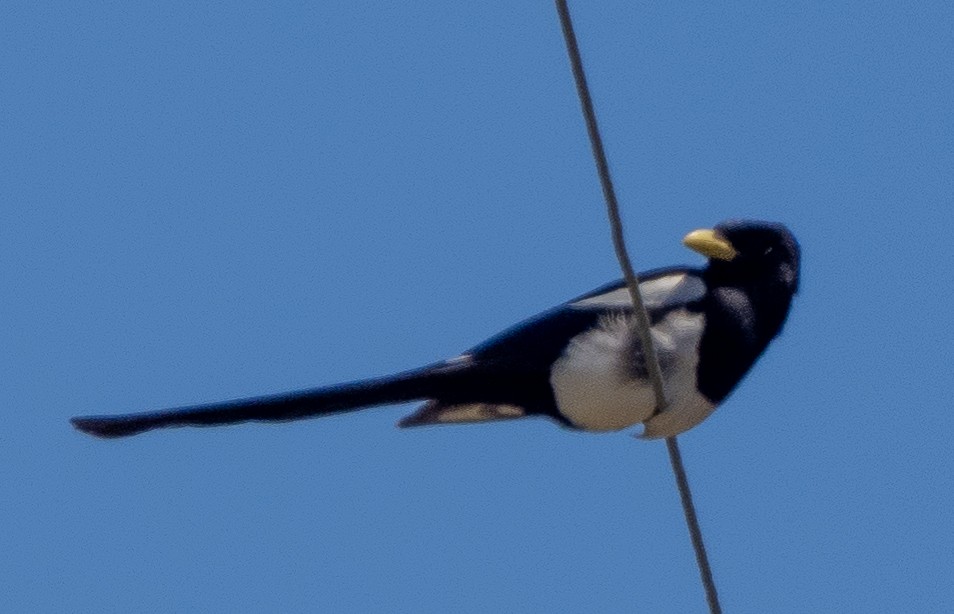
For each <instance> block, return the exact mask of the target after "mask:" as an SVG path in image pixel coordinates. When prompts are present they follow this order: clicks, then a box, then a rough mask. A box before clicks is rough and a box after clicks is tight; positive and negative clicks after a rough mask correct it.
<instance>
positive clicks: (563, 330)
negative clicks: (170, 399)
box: [71, 220, 801, 439]
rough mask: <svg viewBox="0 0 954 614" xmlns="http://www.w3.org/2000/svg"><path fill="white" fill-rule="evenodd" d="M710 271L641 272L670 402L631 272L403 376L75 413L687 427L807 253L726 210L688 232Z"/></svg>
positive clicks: (760, 348) (782, 233)
mask: <svg viewBox="0 0 954 614" xmlns="http://www.w3.org/2000/svg"><path fill="white" fill-rule="evenodd" d="M683 244H684V245H685V246H686V247H688V248H689V249H691V250H693V251H695V252H698V253H700V254H702V255H703V256H706V258H707V259H708V260H707V264H706V266H705V267H703V268H694V267H689V266H674V267H667V268H660V269H655V270H652V271H648V272H645V273H642V274H641V275H639V280H640V282H639V291H640V294H641V296H642V298H643V302H644V304H645V306H646V310H647V312H648V315H649V317H650V323H651V326H650V334H651V338H652V342H653V346H654V348H655V349H656V353H657V356H658V362H659V366H660V369H661V373H662V376H663V382H664V391H665V396H666V399H667V401H668V403H667V404H666V406H665V407H664V408H663V410H662V411H661V412H660V411H656V409H657V408H656V399H655V394H654V389H653V387H652V384H651V381H650V375H649V370H648V368H647V363H646V355H645V352H644V351H643V347H642V344H641V342H640V337H639V334H638V333H637V329H636V315H635V309H634V307H633V303H632V300H631V295H630V294H629V292H628V288H627V286H626V283H625V282H624V281H622V280H621V281H616V282H613V283H610V284H607V285H604V286H602V287H600V288H597V289H596V290H593V291H592V292H589V293H587V294H584V295H582V296H579V297H577V298H575V299H573V300H570V301H568V302H566V303H564V304H562V305H559V306H557V307H555V308H552V309H550V310H548V311H545V312H543V313H541V314H539V315H537V316H535V317H532V318H530V319H528V320H525V321H523V322H521V323H519V324H517V325H515V326H513V327H511V328H509V329H507V330H505V331H504V332H502V333H500V334H498V335H496V336H494V337H491V338H490V339H488V340H487V341H485V342H483V343H481V344H479V345H477V346H475V347H473V348H472V349H470V350H468V351H466V352H464V353H462V354H460V355H458V356H455V357H453V358H450V359H447V360H444V361H440V362H437V363H434V364H430V365H427V366H424V367H422V368H418V369H413V370H410V371H405V372H401V373H397V374H395V375H391V376H387V377H380V378H373V379H365V380H360V381H355V382H350V383H344V384H338V385H333V386H325V387H320V388H314V389H309V390H302V391H297V392H290V393H285V394H276V395H270V396H260V397H252V398H243V399H236V400H231V401H224V402H218V403H210V404H203V405H193V406H188V407H178V408H173V409H164V410H159V411H148V412H143V413H132V414H120V415H101V416H82V417H75V418H72V420H71V422H72V424H73V426H74V427H75V428H77V429H78V430H80V431H82V432H84V433H88V434H90V435H95V436H98V437H104V438H115V437H125V436H129V435H135V434H137V433H142V432H144V431H149V430H152V429H158V428H164V427H179V426H214V425H225V424H235V423H242V422H253V421H254V422H287V421H292V420H300V419H305V418H314V417H319V416H327V415H333V414H340V413H344V412H351V411H355V410H361V409H365V408H369V407H374V406H380V405H389V404H398V403H405V402H410V401H423V405H421V406H420V407H419V409H417V411H415V412H414V413H412V414H410V415H408V416H407V417H405V418H403V419H402V420H401V421H400V422H399V423H398V426H400V427H416V426H425V425H435V424H460V423H473V422H485V421H494V420H510V419H515V418H523V417H532V416H537V417H539V416H543V417H546V418H550V419H551V420H553V421H555V422H556V423H557V424H559V425H561V426H563V427H566V428H568V429H573V430H578V431H589V432H611V431H619V430H622V429H626V428H628V427H631V426H635V425H637V424H642V426H643V431H642V433H641V435H640V436H641V437H643V438H648V439H655V438H664V437H674V436H676V435H678V434H680V433H683V432H685V431H686V430H688V429H690V428H692V427H694V426H696V425H697V424H699V423H700V422H702V421H703V420H705V419H706V418H707V417H708V416H709V415H710V414H711V413H712V412H713V411H714V410H715V409H716V407H718V406H719V405H720V404H721V403H722V402H723V401H724V400H725V399H726V397H728V396H729V394H730V393H731V392H732V391H733V389H735V387H736V386H737V384H738V383H739V382H740V381H741V380H742V378H743V377H744V376H745V374H746V373H747V372H748V371H749V369H750V368H751V367H752V365H753V364H754V363H755V362H756V360H757V359H758V358H759V356H760V355H761V354H762V353H763V352H764V350H765V349H766V347H767V346H768V344H769V342H771V341H772V340H773V339H774V338H775V337H776V336H778V335H779V333H780V332H781V330H782V326H783V325H784V323H785V320H786V319H787V317H788V314H789V310H790V307H791V303H792V300H793V297H794V296H795V294H796V293H797V292H798V284H799V271H800V259H801V251H800V247H799V244H798V242H797V241H796V239H795V237H794V236H793V234H792V233H791V231H789V230H788V228H786V227H785V226H784V225H783V224H780V223H774V222H765V221H755V220H726V221H723V222H720V223H719V224H717V225H715V226H714V227H713V228H710V229H700V230H694V231H692V232H690V233H688V234H687V235H686V236H685V237H684V238H683Z"/></svg>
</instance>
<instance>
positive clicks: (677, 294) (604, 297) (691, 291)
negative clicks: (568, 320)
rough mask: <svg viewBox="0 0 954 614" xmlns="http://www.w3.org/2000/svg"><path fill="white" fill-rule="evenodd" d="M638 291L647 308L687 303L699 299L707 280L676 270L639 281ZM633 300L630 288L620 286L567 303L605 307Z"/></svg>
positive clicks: (574, 305)
mask: <svg viewBox="0 0 954 614" xmlns="http://www.w3.org/2000/svg"><path fill="white" fill-rule="evenodd" d="M639 291H640V293H641V294H642V295H643V303H644V304H645V305H646V308H647V309H655V308H658V307H665V306H666V305H675V304H677V303H688V302H691V301H694V300H698V299H699V298H701V297H702V296H703V295H704V294H705V292H706V284H705V282H704V281H702V279H700V278H699V277H698V276H696V275H689V274H688V273H678V274H672V275H663V276H662V277H658V278H656V279H650V280H648V281H642V282H640V283H639ZM632 304H633V302H632V300H631V299H630V297H629V289H628V288H627V287H626V286H623V287H622V288H617V289H616V290H610V291H609V292H604V293H603V294H597V295H596V296H591V297H589V298H585V299H582V300H579V301H576V302H575V303H570V306H571V307H580V308H593V307H599V308H604V309H606V308H619V307H629V306H631V305H632Z"/></svg>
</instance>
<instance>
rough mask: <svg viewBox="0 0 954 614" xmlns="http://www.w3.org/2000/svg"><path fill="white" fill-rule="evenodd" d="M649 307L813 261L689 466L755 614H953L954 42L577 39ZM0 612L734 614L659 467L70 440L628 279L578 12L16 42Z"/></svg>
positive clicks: (474, 433)
mask: <svg viewBox="0 0 954 614" xmlns="http://www.w3.org/2000/svg"><path fill="white" fill-rule="evenodd" d="M571 9H572V11H573V14H574V17H575V19H576V26H577V33H578V35H579V37H580V42H581V47H582V51H583V54H584V62H585V64H586V67H587V69H588V71H589V75H590V82H591V86H592V88H593V95H594V98H595V101H596V104H597V113H598V115H599V119H600V122H601V125H602V128H603V130H604V138H605V141H606V145H607V150H608V155H609V158H610V163H611V165H612V169H613V171H614V176H615V180H616V183H617V188H618V191H619V196H620V200H621V202H622V206H623V208H624V221H625V223H626V230H627V237H628V240H629V244H630V248H631V250H632V251H633V255H634V260H635V262H636V267H637V269H648V268H652V267H656V266H661V265H667V264H677V263H699V262H700V260H699V258H698V256H696V255H695V254H693V253H691V252H688V251H687V250H685V249H684V248H683V247H682V246H681V245H680V243H679V239H680V238H681V237H682V235H683V234H684V233H685V232H686V231H688V230H691V229H693V228H697V227H700V226H707V225H712V224H714V223H716V222H718V221H719V220H721V219H724V218H728V217H758V218H764V219H771V220H779V221H783V222H785V223H787V224H788V225H789V226H790V227H791V228H792V229H793V231H794V232H795V233H796V234H797V236H798V237H799V239H800V241H801V243H802V246H803V250H804V268H803V284H802V291H801V294H800V295H799V296H798V299H797V302H796V303H795V305H794V310H793V313H792V317H791V318H790V320H789V323H788V326H787V328H786V330H785V332H784V334H783V336H782V337H781V338H779V339H778V340H777V341H776V342H775V343H774V344H773V345H772V347H771V348H770V350H769V351H768V353H767V354H766V355H765V356H764V358H763V359H762V360H761V362H760V363H759V364H758V365H757V367H756V368H755V370H754V371H753V372H752V374H751V376H750V377H749V378H747V379H746V380H745V381H744V383H743V385H742V386H741V387H740V388H739V389H738V390H737V392H736V393H735V394H734V395H733V396H732V397H731V398H730V399H729V400H728V402H727V403H726V404H725V405H724V406H723V407H722V408H720V410H719V411H717V412H716V413H715V414H714V416H713V417H711V418H710V419H709V420H708V421H706V422H705V423H703V424H702V425H701V426H699V427H698V428H696V429H695V430H693V431H691V432H689V433H688V434H686V435H685V436H683V437H681V439H680V441H681V444H682V448H683V453H684V456H685V461H686V464H687V466H688V470H689V473H690V479H691V482H692V485H693V489H694V492H695V496H696V501H697V505H698V508H699V513H700V516H701V519H702V524H703V528H704V531H705V534H706V538H707V544H708V547H709V551H710V556H711V559H712V564H713V567H714V571H715V576H716V580H717V582H718V584H719V589H720V594H721V596H722V599H723V605H724V607H725V608H726V610H727V611H730V612H766V611H773V612H806V611H831V612H834V611H839V612H877V611H883V612H894V611H923V612H938V611H947V610H951V609H952V608H954V588H952V585H951V582H950V576H951V569H952V567H954V531H952V530H951V527H952V526H954V517H952V513H951V506H952V504H954V496H952V492H954V489H952V485H954V484H952V475H954V454H952V453H951V434H952V431H954V416H952V412H951V401H950V383H951V381H952V375H954V373H952V364H954V356H952V350H951V346H952V343H954V326H952V325H951V320H950V314H951V305H952V292H951V278H952V273H954V256H952V248H951V228H952V226H954V207H952V205H954V179H952V176H954V175H952V169H954V114H952V112H951V101H952V100H954V61H952V60H954V36H952V34H951V33H952V32H954V8H952V5H951V4H950V3H941V2H923V3H917V5H913V4H904V5H902V4H901V3H870V2H866V3H862V2H830V3H824V4H823V3H804V2H796V3H787V4H785V6H776V5H774V4H766V3H759V2H731V3H725V4H723V5H721V6H714V5H712V4H711V3H694V4H688V5H684V4H682V3H680V6H676V5H674V4H673V3H669V4H666V5H664V6H663V5H660V6H655V5H651V4H645V3H630V2H602V3H598V4H596V3H582V2H576V3H573V5H572V6H571ZM0 74H2V79H0V105H2V113H0V143H2V146H0V203H2V205H0V279H2V281H3V287H4V288H5V291H4V292H3V298H2V299H0V310H2V322H3V326H2V327H0V345H2V347H3V348H4V349H3V351H2V352H0V381H2V385H0V411H2V415H3V417H4V420H3V427H2V429H0V485H2V488H3V491H4V494H3V496H2V497H0V523H2V527H3V530H2V531H0V552H2V553H3V555H2V556H0V584H2V585H3V586H4V589H3V591H2V594H0V609H2V610H4V611H35V612H62V611H75V612H130V611H136V612H149V611H161V612H172V611H195V612H198V611H201V612H235V611H249V612H274V611H290V612H292V611H308V612H311V611H326V612H447V611H455V612H488V611H523V612H554V611H566V612H631V611H646V612H693V611H700V612H701V611H704V608H705V602H704V599H703V595H702V591H701V588H700V587H699V582H698V578H697V572H696V568H695V565H694V562H693V558H692V552H691V549H690V547H689V541H688V537H687V533H686V529H685V526H684V523H683V519H682V513H681V510H680V508H679V503H678V497H677V494H676V491H675V488H674V485H673V478H672V475H671V471H670V468H669V464H668V460H667V457H666V451H665V446H664V445H663V443H662V442H649V443H647V442H641V441H637V440H635V439H633V438H632V437H630V436H629V433H618V434H610V435H587V434H578V433H570V432H567V431H565V430H562V429H560V428H557V427H556V426H554V425H553V424H551V423H548V422H546V421H533V420H530V421H523V422H514V423H505V424H496V425H481V426H470V427H453V428H433V429H418V430H413V431H401V430H398V429H395V428H394V427H393V424H394V423H395V422H396V421H397V419H398V418H399V417H400V416H402V415H404V414H405V413H407V412H408V411H410V410H411V409H412V406H406V407H390V408H381V409H376V410H371V411H367V412H364V413H359V414H352V415H348V416H341V417H336V418H330V419H324V420H314V421H306V422H300V423H295V424H289V425H281V426H260V425H259V426H255V425H252V426H238V427H230V428H222V429H212V430H202V429H192V430H188V429H181V430H176V431H167V432H157V433H152V434H147V435H143V436H139V437H135V438H132V439H128V440H122V441H99V440H94V439H92V438H88V437H83V436H80V435H79V434H77V433H75V432H74V431H73V430H72V429H71V428H69V425H68V424H67V419H68V418H69V416H71V415H76V414H88V413H111V412H114V411H115V412H119V411H132V410H142V409H150V408H158V407H166V406H174V405H181V404H188V403H194V402H201V401H213V400H219V399H225V398H233V397H238V396H244V395H253V394H261V393H269V392H279V391H284V390H291V389H295V388H301V387H311V386H316V385H320V384H326V383H334V382H337V381H341V380H350V379H356V378H361V377H365V376H373V375H382V374H386V373H389V372H392V371H397V370H401V369H405V368H410V367H414V366H418V365H421V364H424V363H427V362H430V361H433V360H436V359H440V358H443V357H447V356H451V355H453V354H455V353H457V352H459V351H461V350H463V349H466V348H468V347H470V346H472V345H474V344H475V343H477V342H479V341H481V340H483V339H484V338H486V337H487V336H489V335H491V334H493V333H495V332H497V331H499V330H500V329H502V328H504V327H506V326H508V325H509V324H511V323H513V322H515V321H518V320H520V319H522V318H524V317H526V316H529V315H532V314H534V313H536V312H538V311H540V310H542V309H545V308H547V307H549V306H551V305H554V304H556V303H559V302H561V301H563V300H565V299H567V298H570V297H573V296H575V295H578V294H580V293H582V292H585V291H587V290H589V289H591V288H594V287H596V286H598V285H600V284H602V283H604V282H606V281H609V280H612V279H615V278H616V277H618V275H619V273H618V270H617V264H616V261H615V258H614V255H613V251H612V247H611V243H610V240H609V234H608V229H607V222H606V219H605V213H604V209H603V204H602V199H601V194H600V189H599V185H598V183H597V180H596V176H595V173H594V171H593V163H592V160H591V157H590V152H589V146H588V144H587V141H586V133H585V130H584V127H583V122H582V120H581V117H580V113H579V108H578V103H577V100H576V95H575V92H574V89H573V84H572V79H571V76H570V72H569V68H568V64H567V60H566V58H565V52H564V48H563V42H562V38H561V35H560V31H559V26H558V22H557V19H556V14H555V11H554V9H553V7H552V5H551V4H550V3H547V2H542V3H479V2H478V3H443V2H442V3H419V4H416V5H415V4H413V3H412V4H408V3H398V4H396V5H391V4H389V3H362V2H340V3H335V2H325V3H285V2H277V3H268V4H248V3H225V4H214V5H213V4H211V3H209V4H205V5H201V6H197V5H196V4H195V3H191V2H171V3H162V4H155V5H149V6H135V5H130V4H128V3H71V4H69V5H67V4H62V3H44V2H30V3H19V2H13V3H5V4H4V5H3V8H0Z"/></svg>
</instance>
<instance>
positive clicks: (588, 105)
mask: <svg viewBox="0 0 954 614" xmlns="http://www.w3.org/2000/svg"><path fill="white" fill-rule="evenodd" d="M556 8H557V13H558V14H559V16H560V25H561V27H562V28H563V38H564V40H565V41H566V49H567V54H568V55H569V57H570V67H571V68H572V70H573V79H574V80H575V81H576V91H577V94H578V95H579V97H580V106H581V107H582V109H583V119H584V120H585V122H586V130H587V132H588V133H589V137H590V146H591V148H592V149H593V158H594V160H595V161H596V171H597V174H598V175H599V177H600V185H601V186H602V187H603V198H604V199H605V200H606V209H607V213H608V214H609V220H610V228H611V233H612V236H613V247H614V248H615V250H616V258H617V259H618V260H619V265H620V268H621V269H622V270H623V277H624V278H625V279H626V285H627V287H628V288H629V294H630V296H631V297H632V300H633V307H634V308H635V313H636V329H637V332H638V333H639V340H640V343H641V344H642V347H643V352H644V354H645V356H646V364H647V365H648V366H649V376H650V380H651V381H652V385H653V392H654V393H655V395H656V409H655V413H659V412H661V411H663V410H665V408H666V393H665V390H664V388H663V378H662V371H661V370H660V368H659V359H658V357H657V355H656V348H655V346H654V345H653V340H652V335H651V333H650V330H649V327H650V322H649V314H648V313H647V312H646V306H645V305H644V304H643V298H642V295H641V294H640V292H639V279H638V278H637V277H636V273H635V272H634V271H633V265H632V263H631V261H630V258H629V254H628V253H627V251H626V243H625V241H624V240H623V222H622V220H621V219H620V214H619V202H618V201H617V200H616V192H615V191H614V189H613V180H612V178H611V177H610V171H609V164H608V163H607V161H606V153H605V151H604V149H603V139H602V137H601V136H600V130H599V126H598V125H597V123H596V112H595V111H594V110H593V99H592V98H591V97H590V89H589V86H588V85H587V83H586V73H585V72H584V71H583V60H582V59H581V58H580V48H579V45H578V44H577V40H576V33H575V32H574V31H573V20H572V19H571V18H570V9H569V7H568V6H567V3H566V0H556ZM666 449H667V450H668V451H669V461H670V463H671V464H672V471H673V474H675V477H676V486H677V488H678V489H679V498H680V500H681V501H682V510H683V513H684V514H685V516H686V524H687V525H688V527H689V537H690V539H691V540H692V547H693V550H694V551H695V554H696V564H697V565H698V567H699V575H700V577H701V578H702V585H703V588H704V589H705V592H706V600H707V601H708V603H709V611H710V612H712V614H721V612H722V608H721V606H720V605H719V595H718V593H717V592H716V585H715V580H714V579H713V577H712V568H711V567H710V565H709V558H708V556H707V555H706V547H705V543H704V542H703V539H702V529H701V528H700V527H699V519H698V517H697V516H696V509H695V506H694V505H693V503H692V491H691V490H690V489H689V480H688V478H687V477H686V469H685V466H684V465H683V463H682V454H681V453H680V452H679V444H678V443H677V442H676V438H675V437H669V438H667V439H666Z"/></svg>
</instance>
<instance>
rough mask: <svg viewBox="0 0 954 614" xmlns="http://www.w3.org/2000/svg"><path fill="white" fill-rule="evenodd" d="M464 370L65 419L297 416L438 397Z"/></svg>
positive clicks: (97, 424)
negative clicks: (149, 410)
mask: <svg viewBox="0 0 954 614" xmlns="http://www.w3.org/2000/svg"><path fill="white" fill-rule="evenodd" d="M469 371H470V370H469V369H468V368H467V365H463V364H453V363H440V364H438V365H434V366H431V367H425V368H423V369H419V370H416V371H408V372H405V373H400V374H398V375H394V376H391V377H384V378H379V379H370V380H363V381H359V382H353V383H350V384H341V385H338V386H328V387H326V388H316V389H313V390H304V391H300V392H291V393H288V394H278V395H272V396H265V397H253V398H247V399H237V400H234V401H224V402H222V403H211V404H208V405H194V406H190V407H179V408H174V409H165V410H160V411H154V412H144V413H137V414H122V415H114V416H81V417H77V418H72V419H71V420H70V422H72V424H73V426H74V427H76V428H77V429H78V430H80V431H82V432H84V433H88V434H90V435H94V436H96V437H105V438H114V437H126V436H129V435H136V434H137V433H142V432H144V431H149V430H152V429H156V428H165V427H175V426H215V425H222V424H236V423H239V422H250V421H262V422H285V421H289V420H301V419H303V418H313V417H318V416H327V415H332V414H338V413H344V412H349V411H356V410H359V409H363V408H366V407H372V406H375V405H384V404H388V403H400V402H404V401H414V400H419V399H428V398H435V397H439V396H441V395H442V393H446V392H447V391H448V390H452V389H454V388H459V387H460V386H461V385H465V386H466V384H468V383H471V381H472V380H473V378H472V377H470V374H469Z"/></svg>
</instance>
